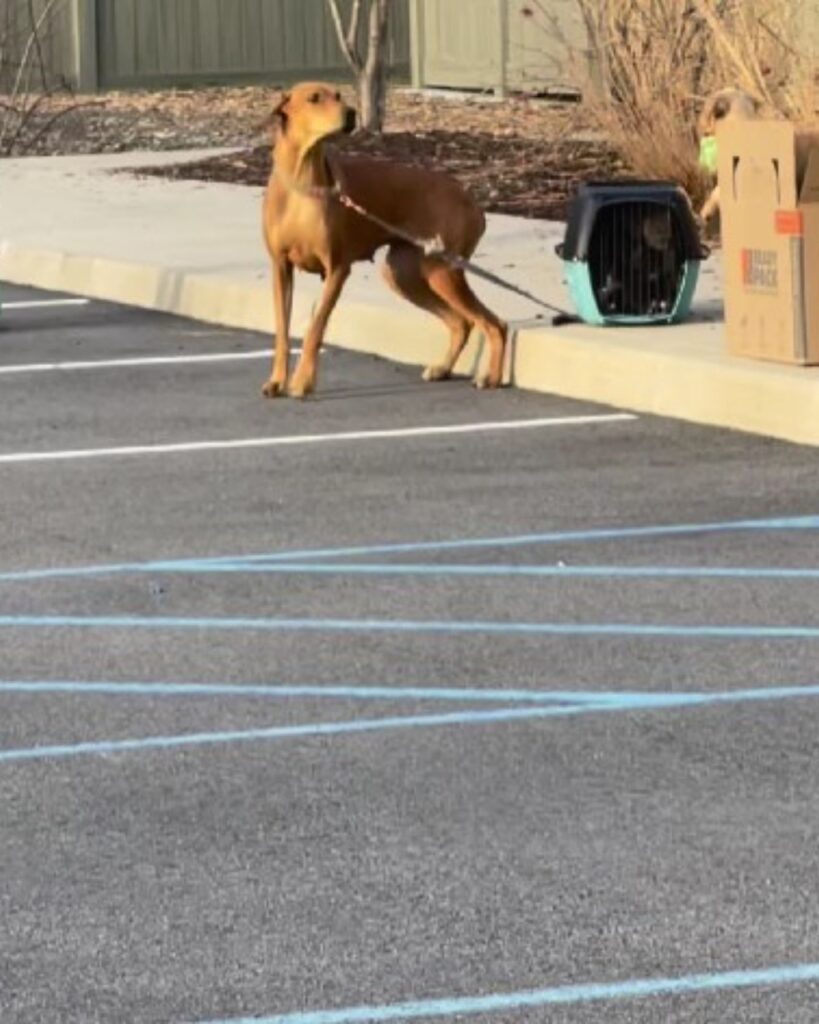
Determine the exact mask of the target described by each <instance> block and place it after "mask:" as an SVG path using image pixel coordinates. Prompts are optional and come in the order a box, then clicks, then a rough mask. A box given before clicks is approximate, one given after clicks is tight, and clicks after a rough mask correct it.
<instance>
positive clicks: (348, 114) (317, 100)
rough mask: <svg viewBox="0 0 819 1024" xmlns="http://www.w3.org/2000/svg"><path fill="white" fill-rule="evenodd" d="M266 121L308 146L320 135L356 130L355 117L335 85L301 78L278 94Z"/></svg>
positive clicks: (323, 136) (296, 142)
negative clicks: (287, 90)
mask: <svg viewBox="0 0 819 1024" xmlns="http://www.w3.org/2000/svg"><path fill="white" fill-rule="evenodd" d="M267 124H268V125H272V126H274V127H275V128H277V129H278V131H279V132H280V133H281V134H283V135H286V136H287V138H288V139H290V140H291V141H292V142H293V143H294V144H295V145H297V146H298V147H299V148H300V149H306V148H309V147H310V146H313V145H315V143H317V142H319V141H320V140H321V139H327V138H331V137H332V136H333V135H340V134H341V133H343V132H347V133H348V132H351V131H353V130H354V129H355V125H356V119H355V111H354V110H353V109H352V108H351V107H348V106H347V104H346V103H345V102H344V100H343V99H342V97H341V93H340V92H339V91H338V89H337V88H336V87H335V86H333V85H327V84H326V83H324V82H301V83H300V84H299V85H295V86H293V88H292V89H291V90H290V91H289V92H286V93H284V94H283V95H282V96H281V97H279V101H278V103H277V104H276V106H275V107H274V108H273V111H272V113H271V115H270V118H269V119H268V121H267Z"/></svg>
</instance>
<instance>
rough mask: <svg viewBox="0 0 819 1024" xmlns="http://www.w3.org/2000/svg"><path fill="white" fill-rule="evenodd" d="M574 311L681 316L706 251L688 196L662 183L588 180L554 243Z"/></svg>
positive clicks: (617, 318) (629, 319)
mask: <svg viewBox="0 0 819 1024" xmlns="http://www.w3.org/2000/svg"><path fill="white" fill-rule="evenodd" d="M557 252H558V255H559V256H560V258H561V259H562V261H563V269H564V276H565V279H566V283H567V285H568V289H569V294H570V295H571V298H572V301H573V303H574V306H575V309H576V311H577V315H578V316H579V317H580V318H581V319H582V320H584V321H585V322H586V323H589V324H598V325H618V324H619V325H641V324H646V325H647V324H664V323H665V324H670V323H676V322H677V321H679V320H682V319H684V318H685V317H686V316H688V314H689V313H690V310H691V304H692V301H693V298H694V293H695V291H696V288H697V282H698V279H699V272H700V264H701V262H702V260H704V259H705V258H707V256H708V250H707V249H706V248H705V247H704V246H703V245H702V243H701V241H700V238H699V232H698V229H697V224H696V221H695V219H694V215H693V212H692V210H691V205H690V203H689V201H688V197H687V196H686V195H685V193H684V192H683V191H682V189H680V188H679V187H678V186H677V185H674V184H672V183H668V182H590V183H588V184H586V185H583V186H581V188H580V189H579V190H578V193H577V195H576V196H575V199H574V201H573V203H572V207H571V209H570V211H569V218H568V222H567V225H566V234H565V238H564V241H563V243H562V244H561V245H559V246H558V247H557Z"/></svg>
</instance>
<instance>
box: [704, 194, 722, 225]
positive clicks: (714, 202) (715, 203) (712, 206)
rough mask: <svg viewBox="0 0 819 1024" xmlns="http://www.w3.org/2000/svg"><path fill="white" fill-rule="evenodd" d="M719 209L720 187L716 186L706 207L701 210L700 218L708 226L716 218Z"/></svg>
mask: <svg viewBox="0 0 819 1024" xmlns="http://www.w3.org/2000/svg"><path fill="white" fill-rule="evenodd" d="M718 209H719V185H717V186H715V188H714V190H713V192H712V193H711V195H710V196H709V197H708V199H707V200H706V201H705V205H704V206H703V208H702V209H701V210H700V217H701V218H702V219H703V221H704V222H705V223H706V224H707V223H708V221H709V220H710V219H711V218H712V217H713V216H714V214H715V213H716V212H717V210H718Z"/></svg>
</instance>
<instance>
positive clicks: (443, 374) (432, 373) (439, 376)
mask: <svg viewBox="0 0 819 1024" xmlns="http://www.w3.org/2000/svg"><path fill="white" fill-rule="evenodd" d="M449 377H450V371H449V369H448V368H447V367H446V366H440V365H435V364H433V365H432V366H427V367H426V369H425V370H424V372H423V373H422V374H421V379H422V380H426V381H434V380H449Z"/></svg>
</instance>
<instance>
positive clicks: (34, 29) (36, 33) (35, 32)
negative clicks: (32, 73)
mask: <svg viewBox="0 0 819 1024" xmlns="http://www.w3.org/2000/svg"><path fill="white" fill-rule="evenodd" d="M27 6H28V22H29V25H30V26H31V35H32V37H33V39H34V48H35V50H36V51H37V70H38V71H39V72H40V84H41V86H42V88H43V91H45V90H46V89H47V88H48V81H47V80H46V63H45V57H44V56H43V47H42V45H41V42H40V28H39V26H38V24H37V18H36V16H35V14H34V0H28V5H27Z"/></svg>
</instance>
